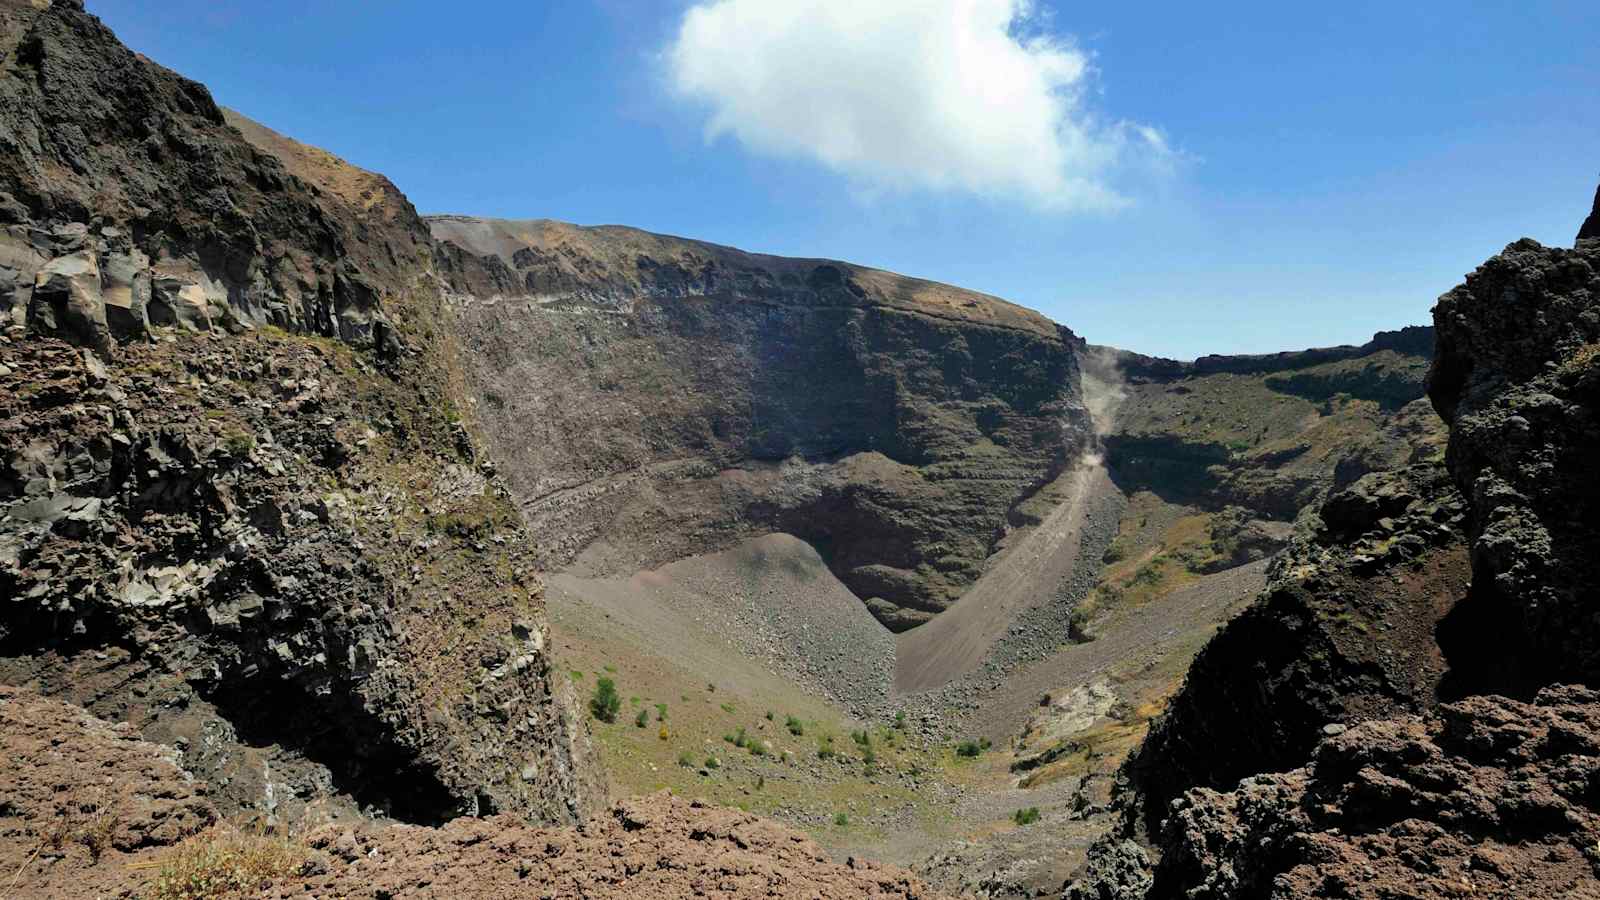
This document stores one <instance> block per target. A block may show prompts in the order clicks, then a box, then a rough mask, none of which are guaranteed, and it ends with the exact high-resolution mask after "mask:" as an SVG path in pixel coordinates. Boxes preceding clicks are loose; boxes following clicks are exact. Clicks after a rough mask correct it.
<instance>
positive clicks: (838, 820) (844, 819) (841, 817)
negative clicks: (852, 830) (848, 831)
mask: <svg viewBox="0 0 1600 900" xmlns="http://www.w3.org/2000/svg"><path fill="white" fill-rule="evenodd" d="M833 824H835V825H837V826H839V827H840V828H849V827H850V817H849V816H847V815H845V814H844V813H839V814H838V815H837V816H834V817H833Z"/></svg>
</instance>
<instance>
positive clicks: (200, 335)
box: [0, 0, 591, 821]
mask: <svg viewBox="0 0 1600 900" xmlns="http://www.w3.org/2000/svg"><path fill="white" fill-rule="evenodd" d="M0 124H3V127H0V142H3V143H4V152H3V153H0V309H3V310H4V314H5V318H4V321H3V322H0V325H3V326H4V333H3V335H0V681H4V682H10V683H30V684H33V685H36V686H38V687H40V688H42V689H43V690H45V691H47V692H49V693H52V694H59V695H62V696H64V697H67V698H70V699H71V700H73V701H75V702H79V703H82V704H84V705H86V706H87V707H89V708H90V709H91V710H92V711H94V712H96V713H97V714H100V715H102V716H105V717H108V718H113V719H116V720H118V721H124V722H128V723H130V724H131V726H132V727H133V728H135V729H136V730H137V731H138V732H139V733H140V734H141V735H143V736H144V737H146V738H148V739H151V740H155V741H159V742H162V743H165V744H168V745H170V746H173V747H177V748H179V749H181V751H182V757H181V761H182V764H183V765H184V767H185V768H186V769H188V770H189V771H191V772H195V773H198V774H200V775H202V776H204V777H205V778H206V779H207V780H209V781H211V782H212V783H213V784H214V785H215V786H216V787H217V794H216V799H217V802H218V803H219V805H220V806H222V807H223V808H224V809H225V810H238V809H253V810H258V811H260V812H262V813H264V814H266V815H268V816H269V817H270V816H277V817H284V818H292V817H293V816H294V815H296V814H297V812H298V810H300V809H301V808H303V807H305V806H306V805H308V804H311V803H313V802H316V801H319V800H328V801H329V802H334V803H336V804H344V805H345V806H347V807H357V806H359V807H361V808H363V809H365V810H369V811H378V812H387V813H389V814H392V815H395V816H400V817H404V818H409V819H415V820H419V821H436V820H441V819H444V818H446V817H448V816H451V815H454V814H457V813H461V812H487V811H493V810H507V811H515V812H519V813H523V814H527V815H530V816H534V817H537V818H540V819H546V820H571V819H574V818H576V817H577V815H578V814H579V812H580V809H581V807H582V805H583V804H584V803H585V802H586V800H587V797H588V794H589V793H590V790H591V789H590V787H589V786H588V785H587V783H586V782H585V781H584V773H583V772H582V771H581V770H582V768H583V767H582V758H583V755H584V753H585V752H586V751H585V749H584V745H583V736H582V732H581V726H580V725H578V724H577V723H576V722H575V720H574V716H573V713H572V711H571V710H570V708H569V707H570V706H571V703H570V697H568V696H567V694H568V693H569V692H570V689H569V688H568V687H567V686H565V684H564V681H565V680H564V679H562V680H560V681H553V680H552V679H551V678H549V670H550V658H549V654H548V649H547V647H546V644H545V634H546V625H545V623H544V620H543V608H542V604H541V600H540V585H539V582H538V579H537V577H536V576H535V575H534V574H533V559H532V552H531V549H530V547H529V544H528V542H527V536H526V534H525V533H524V532H523V531H522V530H521V528H520V523H519V521H518V519H517V516H516V512H515V508H514V507H513V506H512V505H511V503H510V500H509V497H508V495H507V493H506V491H505V489H504V487H503V486H501V485H500V483H499V482H498V481H497V480H496V478H495V475H494V472H493V469H492V467H491V466H489V465H488V464H487V463H486V462H484V461H483V460H482V459H481V458H479V456H478V455H477V452H476V450H475V445H474V439H473V438H472V436H471V435H470V434H469V432H468V431H467V430H466V429H464V428H463V426H462V424H461V423H460V421H459V416H458V414H457V413H456V412H455V410H457V409H459V408H461V407H462V406H464V405H465V404H464V396H465V395H464V393H463V392H462V391H461V389H460V381H461V379H460V376H459V374H457V369H456V362H455V357H456V354H457V353H458V347H457V345H456V344H455V343H454V341H453V339H452V338H451V337H450V331H449V329H448V328H447V327H445V325H444V322H445V319H446V317H447V316H448V310H447V308H446V307H445V305H444V302H443V297H442V294H441V292H440V291H439V290H438V288H437V282H436V280H435V279H434V278H433V276H432V274H431V272H430V271H429V268H430V265H431V260H432V242H431V238H430V237H429V235H428V232H427V229H426V227H425V226H424V225H423V224H422V223H421V221H420V220H419V219H418V218H417V217H416V215H415V212H414V211H413V210H412V209H411V207H410V205H409V204H408V203H406V202H405V201H404V198H403V197H401V196H400V195H399V193H398V192H397V191H394V190H393V188H392V186H389V185H388V184H387V182H384V181H382V179H380V178H377V176H370V175H368V174H367V173H358V172H355V171H353V170H351V169H350V168H349V167H346V166H343V165H342V164H338V163H337V161H336V160H334V161H329V160H323V162H324V163H325V166H324V168H323V169H322V170H320V171H318V170H314V169H313V168H312V167H311V166H309V165H308V162H307V159H306V158H301V157H298V156H296V155H295V154H291V153H287V152H286V154H285V155H286V156H289V157H290V160H289V161H290V162H292V163H293V164H294V165H293V166H289V167H286V165H285V162H284V161H283V160H280V159H279V158H278V157H277V156H275V155H273V152H272V151H274V150H277V149H281V148H275V147H269V148H268V149H267V150H263V149H259V148H257V147H256V146H254V145H252V144H251V143H249V142H247V141H246V140H245V138H244V136H243V135H242V134H241V133H240V132H238V131H236V130H234V129H233V128H230V127H229V126H228V125H227V124H226V119H225V115H224V113H223V112H222V111H221V110H220V109H218V107H217V106H216V105H215V104H214V103H213V102H212V100H211V98H210V95H209V94H208V93H207V91H206V89H205V88H204V87H202V86H200V85H198V84H195V83H194V82H191V81H188V80H186V79H183V78H181V77H179V76H177V75H175V74H173V73H171V72H168V71H166V70H164V69H162V68H160V67H159V66H156V65H154V64H153V63H150V62H149V61H148V60H145V59H143V58H141V57H139V56H137V55H135V54H134V53H132V52H131V51H129V50H128V49H127V48H125V47H123V46H122V45H121V44H120V43H118V42H117V40H116V38H115V36H113V35H112V34H111V33H110V32H109V31H108V30H107V29H106V28H105V27H104V26H103V25H101V24H100V22H99V21H98V20H97V19H95V18H94V17H92V16H90V15H88V14H87V13H85V12H84V10H83V8H82V4H81V3H77V2H65V0H63V2H56V3H53V4H49V3H32V2H19V0H0ZM257 137H258V138H260V137H261V136H260V135H258V136H257Z"/></svg>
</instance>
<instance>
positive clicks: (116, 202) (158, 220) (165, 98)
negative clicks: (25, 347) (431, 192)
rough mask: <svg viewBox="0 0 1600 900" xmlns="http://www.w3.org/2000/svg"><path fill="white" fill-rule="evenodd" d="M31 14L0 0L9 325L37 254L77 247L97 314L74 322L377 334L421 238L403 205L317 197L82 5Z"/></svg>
mask: <svg viewBox="0 0 1600 900" xmlns="http://www.w3.org/2000/svg"><path fill="white" fill-rule="evenodd" d="M38 7H39V4H37V3H32V2H29V0H0V56H3V62H0V66H3V69H4V77H3V78H0V197H4V198H5V200H6V202H5V203H4V204H0V266H6V267H9V268H10V269H12V270H14V271H15V273H16V274H15V276H14V277H15V281H16V286H15V287H14V288H13V290H12V291H11V294H12V296H11V297H10V298H4V297H0V307H4V306H7V305H8V304H7V303H6V301H7V300H8V299H9V300H10V303H9V306H10V307H11V312H12V314H13V320H14V321H16V322H18V323H19V324H21V323H22V321H23V317H24V315H25V314H26V313H27V312H28V310H30V309H31V308H32V307H31V306H30V304H29V303H28V302H26V295H27V294H28V293H29V291H30V290H31V289H33V287H34V285H35V284H36V279H46V278H48V277H49V276H47V275H45V274H43V273H44V271H45V269H46V268H48V266H49V264H50V260H52V259H53V258H58V257H61V256H63V255H64V254H70V253H79V254H85V255H88V256H90V257H98V260H99V263H100V265H99V269H100V270H101V281H102V283H103V284H104V286H105V289H106V290H105V291H104V296H103V297H84V298H83V300H84V302H90V303H92V304H93V306H94V307H96V308H98V309H99V310H101V312H100V315H99V317H98V318H97V319H96V317H95V316H91V317H90V318H91V319H92V320H95V321H94V324H93V325H91V326H90V327H94V328H101V327H103V323H104V321H105V314H106V313H109V314H110V315H111V317H112V318H113V319H114V318H115V317H116V316H117V315H122V316H125V317H126V318H127V319H128V320H129V321H128V322H126V323H125V327H126V328H127V329H129V330H134V331H137V330H139V329H142V327H143V326H144V324H145V323H146V322H147V321H148V320H149V318H150V317H152V316H154V317H156V318H157V319H158V320H161V321H166V322H180V323H193V322H195V321H206V322H210V323H214V324H222V323H223V322H224V321H226V320H229V319H234V320H239V321H242V322H249V323H268V322H270V323H273V324H277V325H282V326H285V327H293V328H303V329H307V330H313V331H316V332H319V333H321V334H327V335H338V336H340V337H342V338H344V339H346V340H349V341H352V342H355V343H362V344H370V343H372V342H374V341H381V339H382V337H383V333H382V330H383V328H384V318H383V310H382V307H381V304H380V295H381V294H382V293H383V292H384V291H385V290H392V289H394V287H395V286H396V285H397V284H398V283H399V282H400V278H401V276H400V273H401V271H402V269H403V268H404V266H405V264H406V261H409V260H414V259H416V258H417V257H418V254H419V253H422V254H424V255H425V254H426V252H427V251H426V250H425V249H423V248H426V247H428V246H430V242H429V239H428V234H427V231H426V229H425V228H423V227H422V226H421V223H420V221H419V220H418V219H417V218H416V216H415V214H414V213H411V214H410V215H409V216H407V217H403V218H397V219H395V220H393V221H390V222H385V223H381V224H380V223H376V222H374V221H372V220H371V219H370V218H369V217H368V216H367V215H365V213H364V212H362V211H361V210H360V209H359V207H351V206H348V205H345V204H343V203H339V202H336V200H335V198H330V197H325V196H322V195H321V194H320V192H319V191H318V190H317V189H316V188H314V187H312V186H310V185H307V184H305V183H303V182H301V181H300V180H299V179H297V178H296V177H295V176H293V175H291V174H290V173H288V172H287V171H286V170H285V168H284V166H283V164H282V163H281V162H280V161H279V160H278V159H276V158H274V157H273V156H272V155H270V154H268V153H266V152H263V151H261V150H258V149H257V148H255V147H253V146H252V145H251V144H249V143H247V142H246V141H245V140H244V139H243V138H242V137H241V136H240V135H239V134H238V133H237V132H235V131H234V130H233V129H231V128H229V127H227V124H226V121H225V118H224V114H223V112H222V110H221V109H220V108H218V107H217V105H216V104H215V103H214V102H213V101H212V99H211V95H210V92H208V91H207V90H206V88H205V87H204V86H203V85H200V84H197V83H195V82H193V81H190V80H188V79H186V78H183V77H181V76H179V75H176V74H174V73H172V72H170V71H168V70H166V69H163V68H162V67H160V66H158V65H155V64H154V63H151V62H150V61H149V60H146V59H144V58H142V57H140V56H138V55H137V54H135V53H133V52H132V51H131V50H129V49H128V48H127V47H124V46H123V45H122V44H121V43H120V42H119V41H118V40H117V39H116V36H115V35H113V34H112V33H111V31H110V30H109V29H107V28H106V27H105V26H104V25H102V24H101V23H100V21H99V20H98V19H96V18H94V17H93V16H90V15H87V14H85V13H84V12H83V10H82V4H76V3H55V4H53V5H47V6H45V7H44V8H43V9H40V8H38ZM394 195H395V196H398V192H397V191H396V192H394ZM402 202H403V198H402ZM407 211H408V212H410V210H409V205H407ZM119 271H120V272H126V273H127V277H126V278H125V279H121V283H120V284H119V278H118V277H116V276H115V273H117V272H119ZM38 306H40V311H41V313H44V310H45V309H47V308H48V304H38ZM29 324H31V325H32V326H33V327H35V328H37V329H39V330H45V331H52V330H57V329H61V328H69V329H71V330H74V331H81V330H82V329H83V327H85V326H84V324H83V322H82V316H80V315H76V314H74V315H73V316H71V318H70V319H69V321H67V322H63V321H61V320H59V319H57V320H54V321H52V320H51V319H50V318H49V316H48V313H44V314H43V315H42V316H34V317H29ZM99 340H103V338H100V339H99Z"/></svg>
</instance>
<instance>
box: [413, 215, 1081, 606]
mask: <svg viewBox="0 0 1600 900" xmlns="http://www.w3.org/2000/svg"><path fill="white" fill-rule="evenodd" d="M430 221H431V224H432V226H433V230H434V234H435V236H436V237H438V238H439V239H440V240H441V241H442V242H444V247H445V250H443V251H442V252H441V254H440V257H441V263H440V268H441V271H443V272H445V273H447V274H448V275H449V277H450V278H451V279H452V283H453V284H454V285H455V286H456V289H457V290H458V291H459V292H460V295H461V296H459V297H458V302H460V303H461V304H462V305H463V307H464V308H463V311H462V315H461V323H462V328H463V332H462V333H463V335H464V339H465V340H466V341H467V343H468V344H469V345H470V346H471V347H472V349H473V353H472V371H473V375H474V383H475V384H476V386H477V389H478V392H479V396H480V398H481V400H482V402H481V403H480V404H479V406H478V412H479V414H480V415H481V417H482V419H483V421H484V422H485V424H486V427H487V430H488V433H489V435H490V438H491V440H492V442H493V445H494V447H495V450H496V456H497V458H499V459H501V460H503V461H504V466H505V472H506V476H507V478H508V480H509V482H510V483H511V485H512V486H513V489H514V490H515V491H516V492H517V494H518V496H519V498H520V499H521V501H522V509H523V512H524V513H525V514H526V516H527V517H528V519H529V522H530V524H531V525H532V527H533V529H534V531H535V534H537V535H538V536H540V538H541V543H542V544H544V546H545V547H546V549H547V551H548V556H547V560H548V563H549V564H550V565H552V566H562V565H567V564H570V563H571V562H572V561H573V560H577V561H578V564H579V565H580V566H583V567H586V568H587V569H589V570H590V571H597V572H600V573H604V574H612V573H625V572H631V571H634V570H637V569H641V568H645V567H649V566H655V565H659V564H661V563H664V562H668V561H671V560H673V559H676V558H680V557H683V556H688V555H691V554H695V553H702V552H707V551H710V550H718V549H722V548H723V547H725V546H727V545H729V544H730V543H732V542H733V541H735V540H738V539H740V538H742V537H748V536H751V535H753V534H759V533H761V532H764V531H773V530H777V531H785V532H789V533H792V534H795V535H797V536H799V537H801V538H803V539H805V540H807V541H809V542H811V543H812V544H814V545H815V546H816V547H817V548H818V549H819V552H821V554H822V555H823V558H824V559H825V560H826V561H827V562H828V564H829V566H830V567H831V568H832V570H833V571H834V572H835V574H837V575H838V577H839V578H840V580H842V581H843V582H844V583H845V584H846V585H847V586H849V587H850V588H851V589H852V590H853V591H854V592H855V593H856V594H857V595H859V596H860V597H862V598H863V599H864V600H866V601H867V602H868V604H869V607H870V608H871V609H872V611H873V612H874V614H875V615H877V616H878V617H879V618H880V620H882V621H883V622H884V623H886V624H887V625H889V626H890V627H891V628H894V629H896V630H899V629H903V628H907V627H910V626H912V625H915V624H918V623H920V622H923V621H926V620H927V619H929V618H930V617H931V616H933V615H934V614H936V613H937V612H939V611H940V610H942V609H943V608H945V607H946V606H948V605H949V604H950V603H951V602H953V601H954V600H955V598H957V597H958V596H960V594H961V593H962V591H963V590H964V589H965V588H966V587H967V586H968V585H970V584H971V583H972V582H973V581H974V580H975V579H976V577H977V576H978V575H979V574H980V573H981V571H982V564H983V562H984V560H985V559H986V558H988V557H989V556H990V554H991V553H992V552H993V551H994V549H995V546H996V544H997V542H998V539H999V538H1000V537H1001V536H1002V535H1003V533H1004V530H1005V528H1006V527H1007V518H1008V514H1009V513H1010V512H1011V511H1012V510H1013V509H1014V508H1015V507H1016V506H1017V505H1018V504H1019V503H1021V502H1022V501H1024V500H1026V499H1027V498H1028V497H1029V496H1030V495H1031V494H1033V493H1034V492H1035V491H1037V490H1038V489H1039V488H1040V487H1042V486H1043V485H1045V484H1047V483H1048V482H1050V481H1051V480H1052V479H1054V478H1055V477H1056V476H1057V475H1058V474H1060V473H1061V472H1062V471H1063V470H1064V469H1065V468H1066V467H1067V466H1068V465H1069V464H1071V463H1072V462H1073V461H1075V459H1076V457H1077V455H1078V454H1079V452H1080V450H1081V449H1082V447H1083V445H1084V443H1085V442H1086V440H1087V437H1088V432H1089V428H1088V424H1087V414H1086V413H1085V411H1084V409H1083V405H1082V401H1081V391H1080V389H1079V376H1078V368H1077V362H1076V359H1075V356H1074V353H1073V350H1072V347H1073V345H1074V344H1075V343H1076V340H1075V339H1074V338H1073V337H1072V335H1071V333H1070V332H1068V331H1066V329H1064V328H1060V327H1059V326H1056V325H1054V324H1053V323H1051V322H1049V321H1048V320H1046V319H1044V318H1043V317H1041V316H1038V315H1036V314H1034V313H1032V312H1029V311H1027V310H1024V309H1021V308H1020V307H1016V306H1012V305H1011V304H1008V303H1005V302H1003V301H1001V300H997V299H995V298H993V297H988V296H984V295H981V294H975V293H971V292H968V291H962V290H959V289H956V288H950V287H946V286H944V285H938V284H933V283H929V282H923V281H917V280H914V279H910V278H904V277H901V276H898V275H892V274H889V273H886V272H880V271H875V270H871V269H863V268H860V267H856V266H852V265H848V264H845V263H839V262H832V261H828V260H805V259H784V258H779V257H771V256H759V255H755V254H747V253H743V252H740V251H737V250H732V249H729V248H726V247H718V246H714V245H710V244H703V243H699V242H695V241H687V240H681V239H677V238H669V237H662V236H659V235H652V234H647V233H645V232H640V231H635V230H633V229H627V228H614V227H605V228H579V227H575V226H571V225H564V224H561V223H555V222H543V221H536V222H504V221H490V220H480V219H468V218H463V217H457V216H447V217H436V218H433V219H432V220H430Z"/></svg>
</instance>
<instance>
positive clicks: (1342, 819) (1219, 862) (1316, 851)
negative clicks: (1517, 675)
mask: <svg viewBox="0 0 1600 900" xmlns="http://www.w3.org/2000/svg"><path fill="white" fill-rule="evenodd" d="M1597 785H1600V694H1597V693H1596V692H1594V691H1592V690H1587V689H1584V688H1575V687H1560V688H1548V689H1546V690H1544V691H1542V692H1541V693H1540V694H1539V696H1538V698H1537V699H1536V700H1535V701H1534V702H1532V703H1519V702H1517V701H1514V700H1508V699H1505V698H1503V697H1488V696H1480V697H1472V698H1469V699H1466V700H1463V701H1461V702H1458V703H1450V704H1446V705H1444V706H1442V707H1440V708H1439V711H1438V714H1437V715H1436V716H1433V717H1429V718H1427V719H1422V718H1393V719H1383V720H1378V721H1373V722H1367V723H1364V724H1360V725H1357V726H1355V727H1353V728H1350V729H1348V730H1343V731H1340V732H1339V733H1338V734H1335V735H1333V736H1331V737H1328V738H1327V739H1325V740H1324V741H1322V742H1321V743H1320V744H1319V745H1318V746H1317V748H1316V751H1315V752H1314V753H1313V754H1312V757H1311V761H1310V763H1309V764H1308V765H1306V766H1305V767H1303V768H1298V769H1295V770H1293V771H1289V772H1285V773H1283V774H1275V775H1259V776H1256V777H1253V778H1247V779H1245V780H1244V781H1243V782H1242V783H1241V784H1239V786H1238V787H1237V788H1236V789H1234V790H1231V791H1229V792H1227V793H1218V792H1216V791H1212V790H1196V791H1191V792H1189V793H1188V794H1187V795H1186V796H1185V797H1184V798H1183V799H1182V800H1181V801H1180V802H1179V803H1178V804H1177V805H1176V806H1175V807H1174V809H1173V813H1172V815H1171V817H1170V818H1169V819H1168V820H1167V824H1166V828H1165V832H1164V840H1163V844H1164V847H1165V851H1166V852H1165V855H1163V857H1162V859H1161V864H1160V866H1159V868H1158V869H1157V872H1156V879H1155V885H1154V887H1153V889H1152V890H1151V891H1150V892H1149V894H1148V896H1149V897H1151V898H1166V897H1184V898H1190V900H1229V898H1235V897H1273V898H1284V900H1288V898H1313V897H1350V898H1356V900H1367V898H1372V900H1376V898H1381V897H1396V896H1404V897H1416V898H1446V897H1461V896H1485V897H1597V896H1600V791H1597V790H1596V786H1597Z"/></svg>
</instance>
